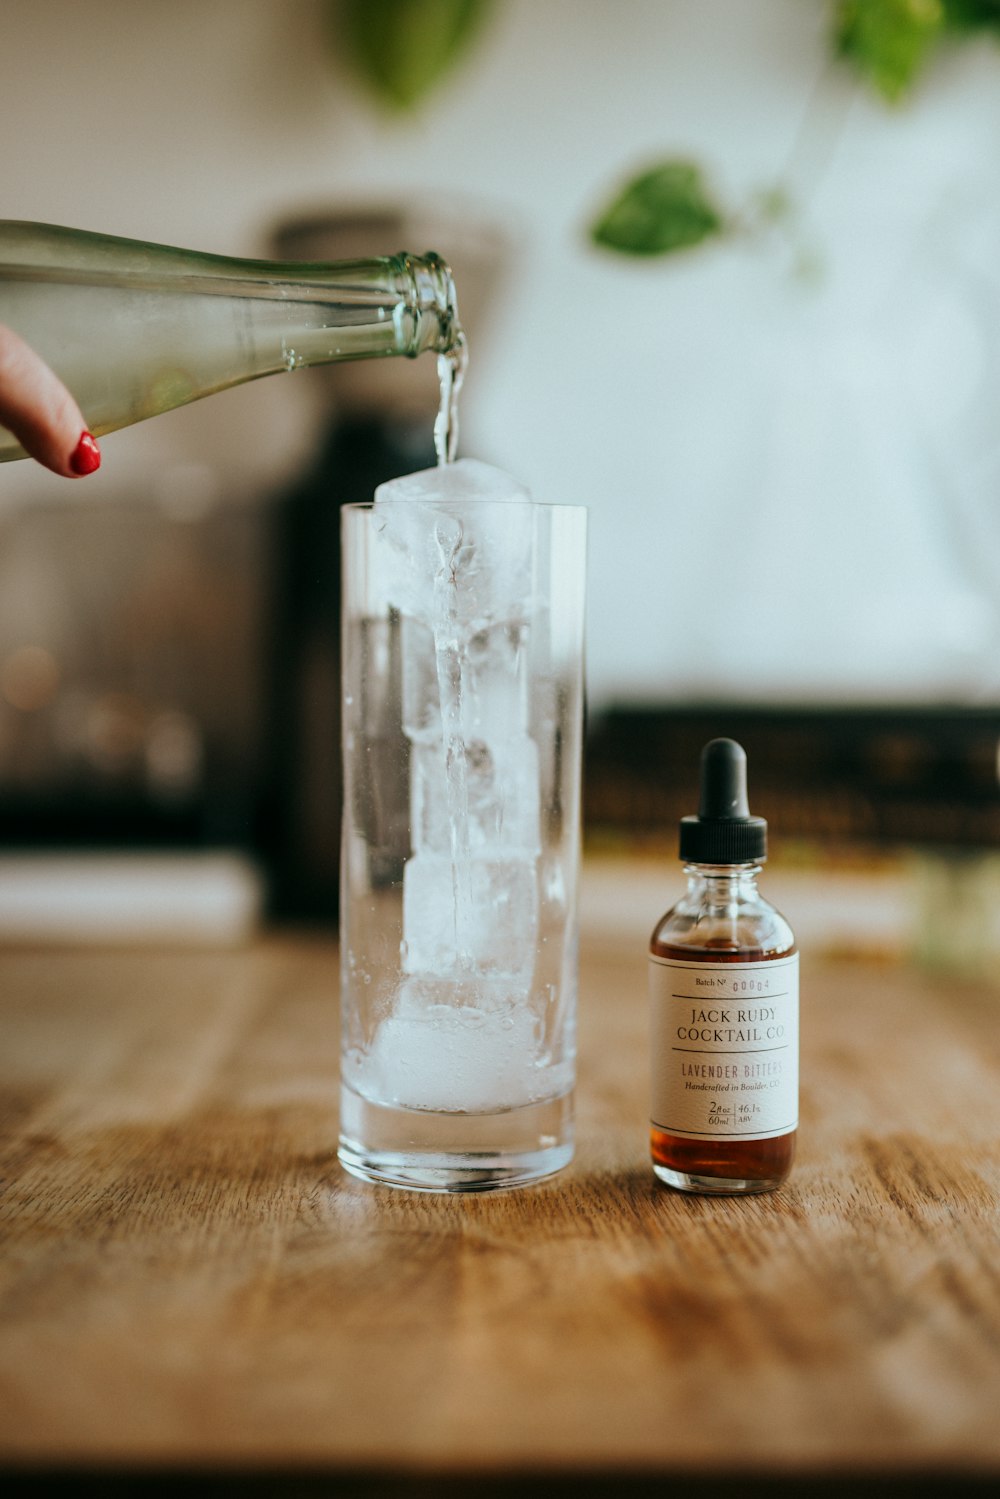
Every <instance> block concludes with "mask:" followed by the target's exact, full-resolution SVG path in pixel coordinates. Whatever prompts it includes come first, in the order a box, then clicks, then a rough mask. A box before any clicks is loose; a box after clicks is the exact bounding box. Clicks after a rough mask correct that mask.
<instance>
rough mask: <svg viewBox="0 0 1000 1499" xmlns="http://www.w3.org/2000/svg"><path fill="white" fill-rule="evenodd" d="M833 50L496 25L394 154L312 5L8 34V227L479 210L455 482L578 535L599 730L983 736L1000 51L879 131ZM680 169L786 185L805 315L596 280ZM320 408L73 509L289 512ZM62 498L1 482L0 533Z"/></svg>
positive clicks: (758, 30) (947, 66)
mask: <svg viewBox="0 0 1000 1499" xmlns="http://www.w3.org/2000/svg"><path fill="white" fill-rule="evenodd" d="M829 15H830V6H829V5H828V4H827V3H826V0H754V3H752V4H751V3H747V0H670V3H666V0H617V3H615V4H614V5H611V4H608V5H597V4H580V3H579V0H544V3H542V4H538V3H532V0H500V3H499V4H498V6H497V11H496V15H495V17H494V19H493V21H492V23H491V25H490V27H489V28H488V31H487V33H486V34H485V35H484V36H483V37H482V39H481V43H480V44H479V45H478V46H477V47H476V49H475V51H474V53H473V54H472V55H471V56H470V58H469V59H468V61H467V63H466V65H465V67H464V68H463V69H462V70H461V71H460V72H459V73H458V74H456V76H455V77H454V78H453V79H451V80H449V81H448V82H447V83H446V84H445V85H443V86H442V88H441V90H440V92H439V94H438V96H437V97H436V98H435V99H433V100H431V101H430V103H429V105H428V106H427V107H426V109H424V110H423V111H422V112H421V114H420V115H419V116H418V117H417V118H416V119H415V120H407V121H404V122H398V121H394V120H388V119H386V118H384V117H383V116H381V115H380V114H379V113H378V111H377V109H376V108H375V107H374V106H373V105H372V104H371V103H370V101H369V100H368V98H367V97H366V95H365V94H364V93H363V92H362V90H361V89H360V88H359V87H358V86H357V85H356V83H355V82H354V80H353V78H352V76H351V75H350V73H349V71H347V70H346V69H345V68H344V67H343V66H342V64H341V62H340V61H339V60H338V59H337V58H336V57H335V56H333V54H332V51H331V49H330V47H329V45H328V43H327V40H326V32H325V29H324V24H323V7H322V6H321V5H319V4H317V3H316V0H211V3H206V0H172V3H171V4H170V5H168V6H159V5H141V4H140V5H136V4H134V3H125V0H88V3H87V4H86V5H81V4H78V3H74V0H47V3H42V0H4V7H3V63H4V81H3V86H2V88H0V137H2V139H3V141H4V151H3V153H2V156H0V213H2V214H3V216H4V217H9V218H23V219H38V220H45V221H49V222H55V223H63V224H71V225H76V226H79V227H82V228H90V229H95V230H105V231H108V232H111V233H118V234H123V235H130V236H135V237H138V238H146V239H151V240H158V241H161V242H166V243H174V244H179V245H186V246H189V247H192V248H200V249H205V250H211V251H216V252H220V253H232V254H256V253H260V252H261V251H262V249H263V248H264V247H265V243H266V241H265V236H266V233H267V230H268V228H269V227H270V226H271V225H272V224H273V223H274V222H275V220H276V219H277V218H279V217H280V216H281V215H282V214H284V213H286V212H289V211H294V210H296V209H298V208H300V207H302V206H303V205H316V204H320V205H322V204H329V205H331V206H332V205H336V204H338V203H343V202H353V201H355V200H356V199H358V198H359V197H395V196H397V195H399V196H412V195H413V193H414V192H418V191H419V192H421V193H424V192H426V193H428V194H431V195H433V194H437V193H443V194H447V195H452V194H454V193H459V194H466V193H467V194H472V195H474V196H475V197H476V198H479V199H482V200H483V201H484V203H486V204H487V205H488V207H489V210H490V211H491V212H492V213H495V214H498V215H500V216H501V217H503V218H505V219H506V220H507V221H508V223H509V224H510V225H511V226H513V227H514V229H515V232H516V238H517V245H518V248H517V251H516V254H515V256H514V258H513V263H512V266H511V273H510V275H509V276H508V278H507V281H506V284H505V286H504V288H503V292H502V300H501V304H500V306H499V308H498V309H497V316H495V317H494V318H493V320H492V322H491V324H490V326H489V329H488V336H487V337H486V338H484V340H483V346H482V347H481V348H474V349H473V351H472V357H473V364H472V370H471V373H470V377H469V382H468V387H467V398H466V400H465V405H464V417H463V424H464V431H465V433H466V434H467V438H466V442H465V447H464V451H465V452H466V453H468V454H472V453H475V454H476V455H477V456H482V457H485V458H489V459H492V460H493V461H495V462H498V463H501V464H502V465H504V466H506V467H508V468H510V469H511V470H512V471H514V472H515V473H516V474H518V476H519V477H521V478H522V479H524V480H525V481H526V482H527V483H528V484H530V486H531V487H532V489H533V491H534V493H535V495H536V497H537V498H539V499H544V500H549V501H576V502H583V503H586V504H587V505H589V506H590V507H591V514H592V548H591V574H590V576H591V583H590V614H589V618H590V629H589V642H590V678H591V691H592V697H593V699H594V701H595V702H597V703H600V702H602V701H605V700H607V699H609V698H611V697H615V698H618V699H621V698H625V697H632V698H635V697H653V698H675V699H680V698H692V697H719V696H735V697H739V698H743V699H747V698H749V699H755V698H760V699H767V700H774V699H781V698H807V699H813V700H816V699H820V700H826V699H831V698H833V699H838V698H842V699H846V700H855V701H857V700H871V699H875V700H885V699H892V698H894V697H898V698H901V699H911V700H913V699H917V700H935V699H940V700H948V701H983V700H988V701H997V700H1000V650H998V646H1000V639H998V636H1000V437H998V434H1000V276H998V270H997V267H998V265H1000V191H998V189H1000V52H998V51H997V50H996V49H993V50H991V49H989V48H988V47H978V46H976V47H963V48H962V49H961V51H956V52H955V53H954V54H953V55H951V56H950V57H948V58H946V59H945V61H944V62H943V63H942V64H941V65H940V66H938V67H937V68H936V70H935V72H934V74H933V76H932V77H931V78H930V79H929V80H928V81H927V83H926V84H925V85H924V86H922V88H921V90H920V92H919V95H918V97H917V98H916V99H915V100H914V101H913V103H912V105H910V106H909V107H907V108H906V109H904V110H895V111H893V110H889V109H887V108H885V107H883V106H882V105H880V104H879V103H878V102H876V101H875V100H873V99H871V98H870V97H869V96H868V95H867V94H866V93H865V92H864V91H863V90H861V89H859V88H858V87H857V86H856V85H855V84H854V82H853V80H852V79H850V78H849V77H848V76H847V75H846V74H845V73H843V72H841V71H839V70H837V69H831V68H830V65H829V61H828V47H827V44H826V38H825V28H826V26H827V24H828V19H829ZM823 75H827V76H826V77H825V82H824V83H823V84H822V88H821V92H820V93H819V94H818V95H817V86H818V81H819V80H820V78H821V76H823ZM817 99H818V100H819V102H818V103H817V102H816V101H817ZM810 100H812V101H813V103H812V105H811V106H810ZM807 112H808V114H809V119H810V121H811V124H810V125H809V126H808V128H807V134H806V135H805V137H803V136H802V135H801V130H802V125H803V119H804V118H805V117H806V115H807ZM662 155H692V156H696V157H698V158H700V159H701V160H702V161H703V162H704V164H705V165H706V167H707V168H708V169H709V171H710V173H711V175H712V177H713V179H714V180H715V181H716V182H717V184H718V186H719V189H720V190H721V191H722V192H724V193H725V194H726V196H727V197H728V198H730V199H734V200H735V199H739V198H742V197H745V196H746V195H747V194H749V193H750V192H751V191H753V190H754V189H755V188H757V187H760V186H766V185H768V184H769V183H771V182H773V181H775V180H776V179H777V178H785V180H786V181H787V183H788V186H789V187H790V188H791V190H792V191H793V192H794V193H795V195H796V197H797V200H798V202H799V204H800V207H801V209H802V213H803V221H802V227H801V235H802V238H803V241H804V242H806V243H807V244H808V245H809V246H810V247H812V248H813V249H814V250H815V252H816V254H817V256H818V258H819V260H820V261H821V263H822V266H823V275H822V278H821V279H820V281H819V282H818V284H815V285H807V284H804V283H803V282H802V281H801V280H797V279H796V278H795V277H794V275H792V274H791V272H790V268H789V264H788V257H787V256H786V255H785V254H784V253H783V252H782V251H781V250H780V248H779V247H777V246H774V247H771V248H768V247H759V248H757V249H755V250H752V249H749V248H745V247H744V248H741V247H737V246H731V245H719V246H717V247H714V248H711V249H708V250H704V251H701V252H696V253H694V254H692V255H689V256H686V257H678V258H674V259H670V260H666V261H661V262H651V263H644V264H630V263H626V262H625V261H623V260H622V259H621V258H617V257H613V256H608V255H603V254H600V253H599V252H597V251H595V250H592V249H590V248H589V247H588V245H587V243H586V238H585V227H586V225H587V223H588V221H589V219H590V218H591V217H592V215H593V213H594V212H595V211H596V209H597V208H598V207H599V206H600V205H601V203H602V201H603V200H604V199H605V198H606V196H607V194H608V193H609V192H610V190H611V189H612V188H613V186H614V185H615V184H616V183H617V182H618V181H619V180H621V178H622V177H623V176H624V175H625V174H626V173H627V172H629V171H630V170H632V169H634V168H637V167H640V166H642V165H644V164H645V163H647V162H649V161H651V160H655V159H656V158H658V157H659V156H662ZM789 173H790V176H788V175H787V174H789ZM395 248H401V247H397V246H389V245H387V246H385V249H386V250H387V251H388V250H391V249H395ZM407 248H414V249H421V248H424V247H423V246H412V247H407ZM438 248H440V249H441V250H442V251H443V252H445V253H446V252H447V246H446V245H441V246H439V247H438ZM309 378H310V376H309V375H308V374H305V375H303V376H299V375H296V376H295V377H293V378H282V379H275V380H268V381H264V382H262V383H261V384H259V385H258V386H253V387H247V388H245V389H243V390H241V391H235V392H231V393H228V394H226V395H224V396H219V397H215V398H214V399H213V400H211V401H208V402H203V403H201V404H200V405H198V406H195V407H191V408H189V409H187V410H185V411H181V412H177V413H174V414H171V415H169V416H166V417H162V418H159V419H158V420H157V421H154V422H151V423H147V424H146V425H145V426H143V427H140V428H136V429H133V430H132V431H130V432H126V433H121V434H117V435H115V436H112V437H109V438H108V439H106V440H105V443H104V449H105V468H104V476H103V478H102V479H101V480H100V481H93V480H92V481H88V483H87V485H80V486H78V487H77V489H76V490H75V491H74V493H75V494H78V495H79V503H80V504H86V503H87V495H88V494H89V493H92V492H93V491H92V489H91V486H92V485H95V484H96V483H98V482H102V483H108V484H110V483H112V482H114V481H115V479H116V478H117V479H118V480H120V481H121V482H122V483H125V482H128V483H134V484H135V485H136V488H137V492H138V491H140V490H141V489H142V487H143V486H144V485H145V486H146V487H147V488H150V489H152V490H153V491H155V486H156V482H157V475H162V474H163V473H165V472H169V471H170V470H171V468H172V466H173V465H175V464H177V463H183V462H191V461H196V462H199V461H209V462H211V463H213V464H215V465H217V466H218V467H219V469H220V470H221V471H222V472H223V474H224V476H225V485H226V487H227V488H229V489H239V488H240V487H241V486H242V487H245V488H246V489H247V490H248V491H249V490H251V489H252V490H254V491H255V492H257V491H259V489H260V487H261V485H262V484H268V483H271V482H276V481H277V480H278V478H279V476H281V475H282V474H283V473H285V472H287V470H288V468H289V467H290V465H292V464H294V463H295V462H297V461H299V460H300V458H301V456H302V455H303V454H304V452H305V451H306V449H307V446H308V441H309V432H308V423H309V421H310V420H311V412H312V407H311V403H310V402H309V400H308V399H306V398H305V395H304V394H303V392H305V390H306V385H305V382H307V381H308V380H309ZM57 482H58V481H54V480H51V479H49V478H47V477H46V476H45V475H43V474H42V473H41V472H39V471H37V470H35V469H33V468H32V467H31V466H30V465H28V464H24V463H21V464H13V465H6V466H4V467H3V468H2V469H0V503H5V504H19V503H27V502H31V503H41V502H44V500H45V498H46V497H47V496H49V495H51V494H52V493H53V484H56V483H57ZM59 493H60V494H62V490H59Z"/></svg>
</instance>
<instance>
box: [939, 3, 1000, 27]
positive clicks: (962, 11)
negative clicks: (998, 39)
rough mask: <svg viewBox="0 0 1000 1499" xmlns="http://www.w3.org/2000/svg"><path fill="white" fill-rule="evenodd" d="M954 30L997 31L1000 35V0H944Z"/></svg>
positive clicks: (950, 24)
mask: <svg viewBox="0 0 1000 1499" xmlns="http://www.w3.org/2000/svg"><path fill="white" fill-rule="evenodd" d="M944 13H945V20H946V22H947V24H948V26H949V27H950V28H951V29H952V30H953V31H995V32H997V33H998V35H1000V0H944Z"/></svg>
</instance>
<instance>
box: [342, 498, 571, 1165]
mask: <svg viewBox="0 0 1000 1499" xmlns="http://www.w3.org/2000/svg"><path fill="white" fill-rule="evenodd" d="M428 509H429V507H426V506H422V505H420V506H414V505H412V504H411V503H410V502H408V501H406V500H397V501H386V502H380V503H378V504H376V505H349V506H345V507H344V510H343V567H344V579H343V695H344V701H343V735H344V779H345V796H344V824H343V852H342V878H341V953H342V958H341V966H342V975H341V978H342V983H341V1006H342V1043H341V1135H340V1160H341V1162H342V1164H343V1165H344V1166H345V1167H346V1168H347V1170H349V1171H351V1172H353V1173H354V1174H355V1175H357V1176H361V1177H365V1178H367V1179H369V1180H372V1181H377V1182H385V1183H391V1184H394V1185H397V1186H403V1187H410V1188H416V1189H423V1190H427V1191H447V1192H461V1191H479V1190H484V1189H488V1188H492V1187H503V1186H515V1185H517V1184H519V1183H524V1182H530V1181H533V1180H535V1179H537V1178H539V1177H543V1176H547V1175H549V1174H551V1173H552V1172H554V1171H557V1170H559V1169H560V1168H561V1167H563V1166H565V1165H566V1164H567V1162H568V1161H569V1160H570V1158H571V1157H572V1154H573V1085H574V1075H575V1040H576V997H577V916H576V909H577V883H578V866H579V851H580V839H579V827H580V761H581V736H582V700H583V622H584V572H585V549H586V512H585V510H584V509H583V508H582V507H577V506H562V505H539V504H534V503H530V502H524V503H518V504H505V503H500V502H493V501H478V502H475V504H474V508H468V507H467V508H466V509H465V510H463V511H462V513H461V516H460V517H458V518H456V516H455V515H454V514H442V515H441V516H440V517H436V516H434V515H429V514H428Z"/></svg>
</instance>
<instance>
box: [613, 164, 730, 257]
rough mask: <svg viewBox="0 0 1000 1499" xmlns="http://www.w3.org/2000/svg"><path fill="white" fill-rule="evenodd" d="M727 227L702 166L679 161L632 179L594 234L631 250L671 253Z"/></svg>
mask: <svg viewBox="0 0 1000 1499" xmlns="http://www.w3.org/2000/svg"><path fill="white" fill-rule="evenodd" d="M726 227H727V226H726V220H725V216H724V215H723V213H722V210H721V209H720V208H719V206H718V205H717V204H716V203H715V201H714V200H713V199H712V197H711V194H710V193H709V191H708V189H707V187H706V186H705V182H704V179H703V177H702V173H701V168H700V167H698V166H697V165H696V164H695V163H694V162H691V161H676V160H675V161H664V162H661V163H660V165H659V166H657V167H653V168H652V169H651V170H649V171H646V172H642V173H641V174H640V175H639V176H638V177H633V178H632V180H631V181H630V182H628V183H626V185H625V186H624V187H623V188H622V190H621V191H620V192H619V193H618V194H617V196H616V197H615V198H614V199H613V200H612V201H611V203H610V204H609V205H608V207H607V208H606V209H605V210H604V212H603V213H602V214H601V216H600V218H599V219H598V220H597V222H596V223H595V224H594V226H593V228H592V229H591V231H590V235H591V238H592V240H593V241H594V243H595V244H597V245H602V246H603V247H604V248H605V249H608V250H618V251H620V252H621V253H622V254H625V255H670V254H673V253H675V252H676V251H678V250H688V249H690V248H691V247H692V246H693V245H700V244H701V243H702V241H703V240H706V239H710V238H712V236H713V235H720V234H723V233H724V232H725V230H726Z"/></svg>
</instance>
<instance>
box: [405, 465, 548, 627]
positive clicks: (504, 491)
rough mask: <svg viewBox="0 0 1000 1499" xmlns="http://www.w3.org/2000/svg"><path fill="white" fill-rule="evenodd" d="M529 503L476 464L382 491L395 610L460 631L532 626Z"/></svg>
mask: <svg viewBox="0 0 1000 1499" xmlns="http://www.w3.org/2000/svg"><path fill="white" fill-rule="evenodd" d="M530 499H531V496H530V494H529V492H528V491H527V490H526V489H525V488H524V486H523V485H522V484H519V483H518V481H517V480H516V479H513V478H511V477H510V475H509V474H505V473H503V472H502V470H500V469H497V468H491V467H490V465H489V464H486V463H480V462H478V461H477V460H476V459H474V458H462V459H460V460H459V461H458V462H457V463H448V464H441V465H440V466H439V467H437V468H429V469H422V470H420V471H419V472H418V473H414V474H406V475H404V476H403V477H402V478H400V479H392V480H390V481H389V482H388V483H386V484H380V485H379V487H378V489H376V491H375V511H376V518H375V534H376V547H377V562H378V566H379V569H380V573H381V576H382V579H383V585H384V591H385V594H386V597H387V600H388V602H389V603H390V604H392V605H394V606H395V607H396V608H397V609H401V610H403V612H404V613H406V614H412V615H415V616H416V617H417V618H418V619H421V620H423V621H425V622H426V623H429V624H432V625H436V626H438V627H440V626H443V625H444V624H445V623H446V622H449V623H451V624H453V625H457V626H458V628H459V629H460V630H462V631H465V630H468V629H470V628H472V629H477V628H482V626H483V625H485V624H487V623H489V622H490V621H495V620H498V619H511V620H515V619H523V618H526V617H527V615H528V613H529V610H530V607H531V601H532V595H533V591H534V551H535V547H534V531H535V520H534V510H533V508H532V506H531V505H530V503H529V502H530Z"/></svg>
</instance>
